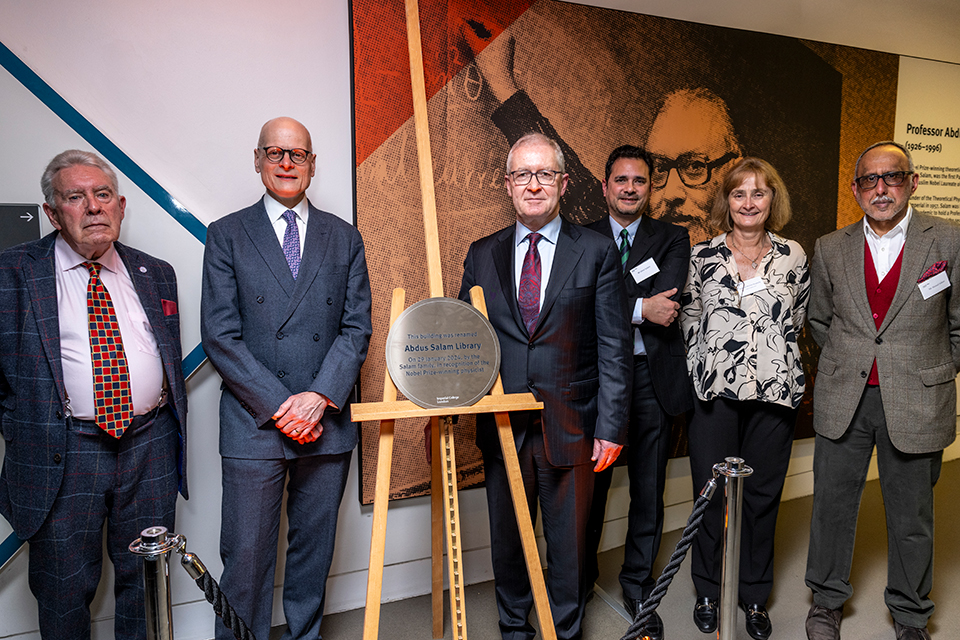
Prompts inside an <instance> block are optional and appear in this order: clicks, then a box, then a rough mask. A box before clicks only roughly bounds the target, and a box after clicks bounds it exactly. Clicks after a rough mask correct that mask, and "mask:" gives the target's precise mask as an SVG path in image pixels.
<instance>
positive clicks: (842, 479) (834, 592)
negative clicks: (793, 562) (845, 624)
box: [806, 386, 943, 627]
mask: <svg viewBox="0 0 960 640" xmlns="http://www.w3.org/2000/svg"><path fill="white" fill-rule="evenodd" d="M874 447H876V450H877V467H878V469H879V473H880V490H881V491H882V493H883V506H884V511H885V512H886V520H887V523H886V524H887V588H886V590H885V591H884V602H885V603H886V605H887V608H888V609H889V610H890V613H891V614H892V615H893V619H894V620H896V621H897V622H899V623H900V624H902V625H904V626H908V627H925V626H927V620H928V619H929V618H930V616H931V615H932V614H933V602H932V601H931V600H930V598H929V597H928V596H929V594H930V589H931V588H932V587H933V487H934V485H936V484H937V480H938V479H939V477H940V466H941V462H942V460H943V451H935V452H932V453H924V454H908V453H903V452H902V451H899V450H897V448H896V447H894V446H893V444H892V443H891V442H890V438H889V436H888V434H887V424H886V418H885V416H884V412H883V401H882V394H881V391H880V387H876V386H868V387H866V389H865V390H864V392H863V396H862V397H861V398H860V404H859V406H858V407H857V410H856V413H854V416H853V420H852V422H851V424H850V428H849V429H847V431H846V432H845V433H844V434H843V435H842V436H841V437H839V438H838V439H836V440H830V439H828V438H824V437H823V436H820V435H817V437H816V443H815V445H814V457H813V514H812V516H811V519H810V549H809V553H808V555H807V573H806V584H807V586H808V587H810V589H811V590H812V591H813V600H814V602H816V603H817V604H819V605H820V606H823V607H827V608H828V609H838V608H840V607H841V606H842V605H843V603H844V602H846V601H847V600H848V599H849V598H850V596H852V595H853V587H852V586H851V584H850V568H851V565H852V563H853V548H854V542H855V538H856V531H857V516H858V513H859V511H860V497H861V495H862V494H863V486H864V483H865V482H866V477H867V470H868V468H869V467H870V458H871V456H872V453H873V449H874Z"/></svg>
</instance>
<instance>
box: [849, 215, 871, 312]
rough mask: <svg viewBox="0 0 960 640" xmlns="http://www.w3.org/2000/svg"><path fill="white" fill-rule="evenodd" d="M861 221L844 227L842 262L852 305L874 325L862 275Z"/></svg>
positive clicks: (865, 283)
mask: <svg viewBox="0 0 960 640" xmlns="http://www.w3.org/2000/svg"><path fill="white" fill-rule="evenodd" d="M862 225H863V222H862V221H861V222H855V223H853V224H852V225H850V226H848V227H847V228H846V234H847V237H846V238H845V239H844V242H843V250H842V251H843V264H844V271H845V276H846V279H847V286H848V287H849V288H850V294H851V295H852V296H853V302H854V305H855V306H856V307H857V309H859V310H860V315H861V316H863V321H864V322H865V323H866V324H867V325H868V326H875V321H874V319H873V311H871V309H870V300H869V299H867V279H866V276H865V275H864V271H863V269H864V262H863V252H864V249H863V245H864V243H865V242H866V240H865V239H864V237H863V226H862Z"/></svg>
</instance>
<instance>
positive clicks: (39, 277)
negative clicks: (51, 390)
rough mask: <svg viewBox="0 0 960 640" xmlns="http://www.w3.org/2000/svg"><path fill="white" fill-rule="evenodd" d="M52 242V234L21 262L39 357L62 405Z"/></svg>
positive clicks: (55, 234)
mask: <svg viewBox="0 0 960 640" xmlns="http://www.w3.org/2000/svg"><path fill="white" fill-rule="evenodd" d="M56 238H57V233H55V232H54V233H51V234H49V235H47V236H45V237H44V238H43V239H42V240H41V241H40V242H39V243H38V244H37V245H35V246H34V247H33V248H32V249H31V250H30V252H29V256H30V260H25V261H24V265H23V269H24V275H25V276H26V281H27V286H28V287H29V288H30V301H31V306H32V308H33V313H34V316H35V317H36V322H37V331H38V332H39V333H40V342H41V344H42V345H43V353H44V355H46V357H47V363H48V364H49V365H50V370H51V371H52V372H53V378H54V381H55V382H56V385H57V391H58V392H59V394H60V399H61V401H63V402H66V400H67V390H66V387H65V386H64V384H63V366H62V365H61V362H60V315H59V313H58V311H57V276H56V268H57V265H56V258H55V254H54V242H55V241H56Z"/></svg>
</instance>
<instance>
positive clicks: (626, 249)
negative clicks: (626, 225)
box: [620, 229, 630, 271]
mask: <svg viewBox="0 0 960 640" xmlns="http://www.w3.org/2000/svg"><path fill="white" fill-rule="evenodd" d="M629 257H630V234H629V233H628V232H627V230H626V229H621V230H620V271H626V270H627V258H629Z"/></svg>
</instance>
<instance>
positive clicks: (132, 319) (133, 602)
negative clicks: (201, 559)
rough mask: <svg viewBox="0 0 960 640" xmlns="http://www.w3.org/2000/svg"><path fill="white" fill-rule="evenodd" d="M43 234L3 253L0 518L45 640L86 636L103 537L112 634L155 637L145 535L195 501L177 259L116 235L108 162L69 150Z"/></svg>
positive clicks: (51, 169)
mask: <svg viewBox="0 0 960 640" xmlns="http://www.w3.org/2000/svg"><path fill="white" fill-rule="evenodd" d="M40 185H41V190H42V191H43V195H44V199H45V203H44V205H43V209H44V212H45V213H46V214H47V217H48V218H49V220H50V223H51V224H52V225H53V227H54V229H56V231H54V232H53V233H51V234H50V235H48V236H46V237H44V238H41V239H40V240H36V241H34V242H28V243H25V244H21V245H18V246H15V247H12V248H10V249H8V250H6V251H4V252H3V253H2V254H0V429H2V432H3V438H4V443H5V446H6V453H5V455H4V461H3V472H2V474H0V513H2V514H3V516H4V517H5V518H7V519H8V520H9V521H10V524H11V525H13V529H14V531H15V532H16V534H17V536H19V537H20V538H22V539H24V540H27V541H28V542H29V543H30V568H29V579H30V590H31V591H32V592H33V594H34V595H35V596H36V598H37V603H38V605H39V613H40V634H41V636H42V637H43V638H44V640H51V639H53V640H56V639H63V640H75V639H77V638H80V639H82V638H89V637H90V602H91V601H92V600H93V598H94V595H95V594H96V592H97V585H98V584H99V583H100V575H101V565H102V563H103V530H104V523H106V543H107V553H108V555H109V557H110V560H111V561H112V563H113V568H114V572H115V574H116V586H115V589H114V594H115V596H116V617H115V619H114V630H115V635H116V637H117V638H134V639H137V638H139V639H144V638H146V634H147V628H146V615H145V611H144V595H143V576H142V569H141V560H140V558H139V557H137V556H135V555H133V554H132V553H130V552H129V551H128V550H127V546H128V545H129V544H130V543H131V542H133V541H134V540H135V539H136V538H137V537H138V536H139V535H140V532H141V531H142V530H143V529H146V528H147V527H151V526H155V525H162V526H165V527H167V528H168V529H169V530H171V531H172V530H173V526H174V516H175V513H176V503H177V489H178V486H179V488H180V491H181V493H183V495H184V497H186V495H187V487H186V478H185V477H183V474H185V472H186V459H185V453H186V416H187V394H186V389H185V386H184V379H183V373H182V370H181V362H180V361H181V355H180V316H179V314H178V313H177V281H176V275H175V274H174V272H173V268H172V267H171V266H170V265H169V264H167V263H166V262H163V261H162V260H158V259H156V258H153V257H151V256H149V255H147V254H145V253H143V252H141V251H137V250H136V249H132V248H130V247H127V246H125V245H123V244H120V243H119V242H117V238H118V237H119V235H120V222H121V221H122V220H123V216H124V209H125V208H126V200H125V199H124V197H123V196H121V195H120V194H119V192H118V187H117V176H116V174H115V173H114V171H113V169H112V168H111V167H110V166H109V165H108V164H107V163H106V162H104V161H103V159H101V158H100V157H99V156H97V155H96V154H93V153H90V152H88V151H78V150H70V151H64V152H63V153H61V154H59V155H58V156H56V157H55V158H54V159H53V160H51V161H50V163H49V164H48V165H47V168H46V170H45V171H44V174H43V177H42V178H41V181H40Z"/></svg>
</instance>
